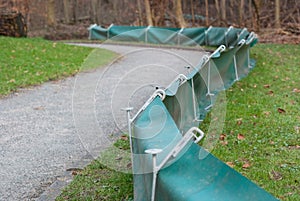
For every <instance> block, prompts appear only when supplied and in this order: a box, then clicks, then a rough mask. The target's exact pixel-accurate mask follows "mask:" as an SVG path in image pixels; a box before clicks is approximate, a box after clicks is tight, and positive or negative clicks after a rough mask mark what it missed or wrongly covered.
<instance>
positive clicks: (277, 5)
mask: <svg viewBox="0 0 300 201" xmlns="http://www.w3.org/2000/svg"><path fill="white" fill-rule="evenodd" d="M280 27H281V25H280V0H275V28H276V29H280Z"/></svg>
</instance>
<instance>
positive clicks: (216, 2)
mask: <svg viewBox="0 0 300 201" xmlns="http://www.w3.org/2000/svg"><path fill="white" fill-rule="evenodd" d="M215 6H216V10H217V22H218V25H220V18H221V17H220V16H221V13H220V5H219V1H218V0H215Z"/></svg>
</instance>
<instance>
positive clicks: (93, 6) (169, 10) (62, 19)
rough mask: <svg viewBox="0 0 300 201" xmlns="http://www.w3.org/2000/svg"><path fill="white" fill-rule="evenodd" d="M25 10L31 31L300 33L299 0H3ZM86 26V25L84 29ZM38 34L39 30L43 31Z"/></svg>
mask: <svg viewBox="0 0 300 201" xmlns="http://www.w3.org/2000/svg"><path fill="white" fill-rule="evenodd" d="M1 10H13V11H19V12H21V13H22V15H23V16H24V18H25V20H26V24H27V28H28V33H29V35H30V33H38V34H39V33H40V34H42V33H45V31H46V32H47V31H49V30H53V29H54V30H56V29H58V27H61V26H64V25H72V26H74V27H76V26H79V25H81V26H82V25H84V26H85V27H86V28H87V27H88V25H90V24H94V23H96V24H99V25H102V26H109V25H110V24H112V23H113V24H116V25H135V26H140V25H141V26H147V25H153V26H168V27H192V26H193V27H194V26H211V25H212V26H230V25H233V26H235V27H247V28H248V29H249V30H254V31H256V32H258V33H259V32H260V31H261V30H262V29H281V30H288V31H291V32H294V33H296V34H299V24H300V1H299V0H0V11H1ZM81 31H86V29H82V30H81ZM38 34H37V35H38Z"/></svg>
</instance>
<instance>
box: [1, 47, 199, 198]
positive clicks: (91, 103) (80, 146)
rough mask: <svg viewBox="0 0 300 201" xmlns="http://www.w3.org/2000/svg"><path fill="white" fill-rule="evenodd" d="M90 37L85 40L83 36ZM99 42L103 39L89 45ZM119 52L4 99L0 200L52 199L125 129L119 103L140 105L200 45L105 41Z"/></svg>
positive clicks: (194, 58)
mask: <svg viewBox="0 0 300 201" xmlns="http://www.w3.org/2000/svg"><path fill="white" fill-rule="evenodd" d="M81 45H84V44H81ZM88 46H94V47H100V45H91V44H90V45H88ZM101 47H102V48H106V49H110V50H113V51H116V52H118V53H119V54H120V55H121V56H120V57H119V58H118V59H117V60H116V61H115V62H114V63H113V64H111V65H108V66H107V67H106V68H102V69H96V70H92V71H89V72H83V73H80V74H79V75H78V76H76V77H70V78H67V79H64V80H60V81H55V82H48V83H45V84H43V85H41V86H38V87H34V88H29V89H24V90H20V91H19V92H18V93H15V94H12V95H10V96H9V97H7V98H3V99H0V111H1V113H0V167H1V168H0V200H1V201H2V200H3V201H4V200H5V201H9V200H14V201H15V200H53V199H54V198H55V196H56V195H57V193H58V192H59V190H60V189H61V187H62V186H64V185H66V184H67V183H68V182H70V181H71V176H70V175H71V174H70V171H67V170H70V169H72V168H82V167H84V165H86V164H87V163H88V162H90V161H91V160H92V159H93V158H96V157H97V156H98V155H99V153H100V151H101V150H103V149H105V148H106V147H108V146H109V145H111V143H112V141H113V139H114V137H115V136H117V134H119V133H120V132H123V131H125V130H126V129H124V128H125V127H126V118H125V114H124V112H122V111H121V110H120V109H121V108H123V107H126V106H128V105H132V106H134V107H135V109H138V107H139V106H141V105H142V103H143V101H145V99H146V98H145V97H147V98H148V97H149V94H151V93H152V92H153V91H154V89H155V87H166V86H167V85H168V84H169V83H170V82H171V80H173V79H174V78H175V77H176V75H177V74H178V73H184V74H186V73H187V70H186V69H185V68H183V67H184V66H187V65H195V64H197V62H198V61H199V59H200V58H201V56H202V55H203V52H202V51H187V50H175V49H158V48H155V49H154V48H145V47H127V46H117V45H108V44H105V45H101Z"/></svg>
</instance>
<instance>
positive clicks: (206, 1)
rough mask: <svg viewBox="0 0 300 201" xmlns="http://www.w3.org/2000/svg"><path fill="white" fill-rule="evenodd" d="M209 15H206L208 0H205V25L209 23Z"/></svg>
mask: <svg viewBox="0 0 300 201" xmlns="http://www.w3.org/2000/svg"><path fill="white" fill-rule="evenodd" d="M208 18H209V16H208V0H205V25H206V26H207V27H208V25H209V19H208Z"/></svg>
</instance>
